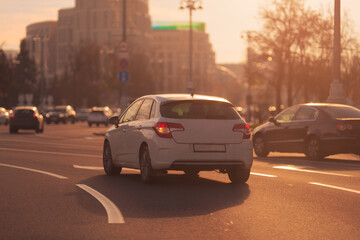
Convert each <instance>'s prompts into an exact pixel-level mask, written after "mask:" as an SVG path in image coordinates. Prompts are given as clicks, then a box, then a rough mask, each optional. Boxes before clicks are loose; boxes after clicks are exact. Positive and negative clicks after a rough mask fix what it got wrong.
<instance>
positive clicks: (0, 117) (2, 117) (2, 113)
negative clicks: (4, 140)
mask: <svg viewBox="0 0 360 240" xmlns="http://www.w3.org/2000/svg"><path fill="white" fill-rule="evenodd" d="M8 123H9V112H8V111H6V109H5V108H0V124H4V125H5V126H7V125H8Z"/></svg>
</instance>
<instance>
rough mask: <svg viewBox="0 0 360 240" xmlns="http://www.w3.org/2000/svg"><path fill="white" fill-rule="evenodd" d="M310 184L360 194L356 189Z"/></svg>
mask: <svg viewBox="0 0 360 240" xmlns="http://www.w3.org/2000/svg"><path fill="white" fill-rule="evenodd" d="M309 184H312V185H317V186H322V187H327V188H333V189H338V190H342V191H347V192H352V193H357V194H360V191H358V190H354V189H350V188H343V187H338V186H333V185H327V184H323V183H317V182H309Z"/></svg>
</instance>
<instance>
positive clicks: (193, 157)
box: [103, 94, 253, 183]
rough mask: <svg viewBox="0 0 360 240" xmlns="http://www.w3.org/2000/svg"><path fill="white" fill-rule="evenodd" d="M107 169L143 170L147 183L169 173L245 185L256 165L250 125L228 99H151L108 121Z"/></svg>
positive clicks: (183, 96)
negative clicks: (208, 175)
mask: <svg viewBox="0 0 360 240" xmlns="http://www.w3.org/2000/svg"><path fill="white" fill-rule="evenodd" d="M109 122H110V123H111V124H113V126H112V127H110V128H109V129H108V131H107V133H106V134H105V140H104V149H103V164H104V170H105V172H106V174H108V175H114V174H119V173H120V172H121V169H122V167H128V168H135V169H140V174H141V179H142V181H143V182H150V180H151V177H152V176H153V175H156V174H157V173H158V172H166V171H165V170H181V171H184V172H185V173H186V174H188V175H190V176H197V175H198V173H199V171H212V170H219V171H220V172H222V173H227V174H228V176H229V179H230V180H231V182H233V183H245V182H246V181H247V180H248V178H249V175H250V168H251V166H252V163H253V150H252V143H251V133H250V129H249V126H248V125H247V124H246V122H245V121H244V120H243V119H242V118H241V117H240V115H239V114H238V113H237V111H236V110H235V108H234V106H233V105H232V104H231V103H230V102H229V101H227V100H226V99H223V98H218V97H210V96H202V95H195V96H191V95H190V94H189V95H187V94H168V95H148V96H143V97H141V98H138V99H137V100H135V101H134V102H133V103H132V104H131V105H130V106H129V107H128V108H127V109H126V110H125V111H124V112H123V114H122V115H121V116H120V117H118V116H113V117H111V118H110V119H109Z"/></svg>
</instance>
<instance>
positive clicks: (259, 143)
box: [253, 135, 269, 157]
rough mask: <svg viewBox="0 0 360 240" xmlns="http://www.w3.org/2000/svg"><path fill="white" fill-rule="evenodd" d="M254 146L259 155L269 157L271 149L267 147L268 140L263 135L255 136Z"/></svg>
mask: <svg viewBox="0 0 360 240" xmlns="http://www.w3.org/2000/svg"><path fill="white" fill-rule="evenodd" d="M253 147H254V151H255V154H256V155H257V156H258V157H267V156H268V155H269V150H267V147H266V141H265V139H264V137H263V136H261V135H260V136H256V137H255V138H254V142H253Z"/></svg>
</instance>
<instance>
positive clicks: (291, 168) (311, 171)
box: [274, 166, 351, 177]
mask: <svg viewBox="0 0 360 240" xmlns="http://www.w3.org/2000/svg"><path fill="white" fill-rule="evenodd" d="M274 168H275V169H283V170H291V171H298V172H308V173H318V174H326V175H334V176H341V177H351V175H346V174H341V173H330V172H320V171H314V170H306V169H300V168H296V167H290V166H275V167H274Z"/></svg>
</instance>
